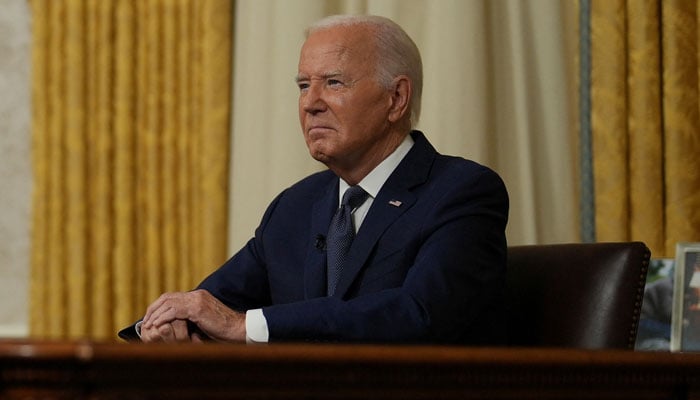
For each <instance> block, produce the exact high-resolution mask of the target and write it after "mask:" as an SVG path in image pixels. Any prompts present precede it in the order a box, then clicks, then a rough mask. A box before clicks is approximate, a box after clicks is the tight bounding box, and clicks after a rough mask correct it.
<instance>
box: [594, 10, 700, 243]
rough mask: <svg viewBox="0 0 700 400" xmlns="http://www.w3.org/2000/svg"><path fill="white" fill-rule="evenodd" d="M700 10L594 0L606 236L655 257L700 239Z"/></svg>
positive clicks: (597, 138)
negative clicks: (634, 243)
mask: <svg viewBox="0 0 700 400" xmlns="http://www.w3.org/2000/svg"><path fill="white" fill-rule="evenodd" d="M699 17H700V16H699V15H698V2H697V1H687V0H663V1H662V0H645V1H637V0H628V1H625V0H615V1H612V0H593V1H592V4H591V66H592V67H591V107H592V109H591V124H592V136H593V169H594V180H595V204H596V206H595V207H596V212H595V214H596V237H597V240H598V241H619V240H642V241H644V242H646V243H647V245H648V246H649V247H650V248H651V250H652V254H653V255H654V257H673V255H674V252H675V245H676V242H680V241H700V113H699V109H698V107H699V106H700V99H699V96H700V92H699V90H700V88H699V87H698V74H699V73H700V58H699V55H698V51H697V50H698V37H699V36H698V34H699V32H698V18H699Z"/></svg>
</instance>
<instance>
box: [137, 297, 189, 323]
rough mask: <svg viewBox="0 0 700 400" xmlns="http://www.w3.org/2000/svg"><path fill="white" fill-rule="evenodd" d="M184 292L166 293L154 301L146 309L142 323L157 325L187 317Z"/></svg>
mask: <svg viewBox="0 0 700 400" xmlns="http://www.w3.org/2000/svg"><path fill="white" fill-rule="evenodd" d="M184 296H185V294H184V293H166V294H164V295H162V296H161V297H160V298H159V299H158V300H156V302H154V303H153V304H152V305H151V306H150V307H149V308H148V310H147V311H146V316H144V324H145V325H146V326H147V327H152V326H155V327H158V326H160V325H162V324H165V323H170V322H172V321H174V320H176V319H187V307H186V305H187V302H186V301H184Z"/></svg>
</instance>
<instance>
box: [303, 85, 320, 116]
mask: <svg viewBox="0 0 700 400" xmlns="http://www.w3.org/2000/svg"><path fill="white" fill-rule="evenodd" d="M301 101H302V109H303V110H304V112H307V113H310V114H316V113H318V112H322V111H324V110H325V109H326V102H325V101H324V99H323V87H322V85H320V84H317V83H312V84H310V85H309V87H308V88H307V89H306V91H305V92H304V94H302V100H301Z"/></svg>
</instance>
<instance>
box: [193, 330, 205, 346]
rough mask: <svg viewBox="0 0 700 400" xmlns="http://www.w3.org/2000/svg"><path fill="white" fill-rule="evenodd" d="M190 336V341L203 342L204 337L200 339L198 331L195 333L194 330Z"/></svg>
mask: <svg viewBox="0 0 700 400" xmlns="http://www.w3.org/2000/svg"><path fill="white" fill-rule="evenodd" d="M190 338H191V339H192V343H197V344H200V343H204V339H202V337H201V336H200V335H199V333H196V332H195V333H193V334H192V336H190Z"/></svg>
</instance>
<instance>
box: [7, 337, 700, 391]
mask: <svg viewBox="0 0 700 400" xmlns="http://www.w3.org/2000/svg"><path fill="white" fill-rule="evenodd" d="M0 398H1V399H13V400H15V399H42V400H44V399H45V400H53V399H71V400H73V399H300V398H303V399H372V398H381V399H431V400H433V399H464V398H489V399H608V398H614V399H686V398H692V399H700V355H699V354H669V353H641V352H632V351H585V350H564V349H507V348H462V347H418V346H368V345H327V344H287V345H258V346H246V345H214V344H206V345H141V344H121V343H93V342H69V343H63V342H61V343H58V342H33V341H0Z"/></svg>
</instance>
